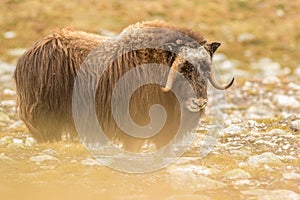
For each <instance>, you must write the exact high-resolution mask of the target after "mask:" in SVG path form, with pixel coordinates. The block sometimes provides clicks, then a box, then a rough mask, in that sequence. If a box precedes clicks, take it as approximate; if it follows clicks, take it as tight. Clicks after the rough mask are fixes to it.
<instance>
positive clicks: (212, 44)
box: [210, 42, 221, 53]
mask: <svg viewBox="0 0 300 200" xmlns="http://www.w3.org/2000/svg"><path fill="white" fill-rule="evenodd" d="M210 46H211V51H212V53H215V51H216V50H217V49H218V48H219V46H221V43H219V42H213V43H211V44H210Z"/></svg>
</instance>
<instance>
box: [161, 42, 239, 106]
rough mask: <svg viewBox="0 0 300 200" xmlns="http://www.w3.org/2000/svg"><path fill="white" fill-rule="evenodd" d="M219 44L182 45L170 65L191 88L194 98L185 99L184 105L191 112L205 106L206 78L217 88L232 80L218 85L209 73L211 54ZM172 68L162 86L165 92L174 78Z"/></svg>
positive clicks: (227, 86)
mask: <svg viewBox="0 0 300 200" xmlns="http://www.w3.org/2000/svg"><path fill="white" fill-rule="evenodd" d="M219 46H220V43H211V44H206V45H205V46H202V45H199V44H198V45H193V43H192V45H185V46H182V47H180V48H179V53H178V55H177V56H176V58H175V61H174V62H173V64H172V66H171V69H172V70H177V71H178V72H179V73H182V74H183V75H184V77H185V78H186V79H187V80H188V81H189V83H190V85H191V87H192V88H193V91H194V93H195V95H196V98H194V97H193V98H192V97H190V98H188V99H187V101H186V107H187V108H188V109H189V110H190V111H191V112H199V111H201V110H202V109H203V108H204V107H205V106H206V103H207V82H208V80H209V82H210V83H211V84H212V86H214V87H215V88H216V89H219V90H225V89H227V88H229V87H230V86H231V85H232V83H233V81H234V78H233V79H232V81H231V82H230V83H229V84H228V85H225V86H223V85H220V84H219V83H218V82H216V81H215V79H214V77H213V74H212V73H211V64H212V56H213V54H214V52H215V51H216V49H217V48H218V47H219ZM172 70H170V74H169V77H168V81H167V84H166V87H165V88H163V91H165V92H167V91H169V90H170V89H171V87H172V84H173V80H174V78H175V77H174V73H171V71H172Z"/></svg>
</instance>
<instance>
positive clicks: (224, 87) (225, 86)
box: [209, 73, 234, 90]
mask: <svg viewBox="0 0 300 200" xmlns="http://www.w3.org/2000/svg"><path fill="white" fill-rule="evenodd" d="M209 81H210V83H211V84H212V86H214V88H216V89H218V90H226V89H227V88H229V87H230V86H231V85H232V84H233V82H234V77H233V78H232V80H231V81H230V83H229V84H227V85H221V84H220V83H218V82H217V81H216V80H215V78H214V76H213V74H212V73H210V75H209Z"/></svg>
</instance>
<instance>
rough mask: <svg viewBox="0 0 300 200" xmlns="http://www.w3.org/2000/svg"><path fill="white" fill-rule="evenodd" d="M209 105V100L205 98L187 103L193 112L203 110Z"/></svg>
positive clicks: (194, 99)
mask: <svg viewBox="0 0 300 200" xmlns="http://www.w3.org/2000/svg"><path fill="white" fill-rule="evenodd" d="M206 104H207V99H203V98H199V99H196V98H190V99H188V100H187V102H186V106H187V108H188V109H189V110H190V111H192V112H198V111H200V110H201V109H203V108H204V107H205V106H206Z"/></svg>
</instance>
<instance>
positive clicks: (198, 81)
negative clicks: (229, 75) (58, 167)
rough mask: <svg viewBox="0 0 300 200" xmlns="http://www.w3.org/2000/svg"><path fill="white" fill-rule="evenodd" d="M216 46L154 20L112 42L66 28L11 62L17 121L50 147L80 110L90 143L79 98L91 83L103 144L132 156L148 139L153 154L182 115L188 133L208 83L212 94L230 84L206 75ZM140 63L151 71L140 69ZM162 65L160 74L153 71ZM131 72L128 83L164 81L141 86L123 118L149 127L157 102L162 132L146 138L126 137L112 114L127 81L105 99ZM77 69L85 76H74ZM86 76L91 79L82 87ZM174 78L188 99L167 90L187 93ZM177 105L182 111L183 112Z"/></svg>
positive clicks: (70, 132) (170, 135)
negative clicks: (186, 120)
mask: <svg viewBox="0 0 300 200" xmlns="http://www.w3.org/2000/svg"><path fill="white" fill-rule="evenodd" d="M141 44H142V45H141ZM139 45H140V46H139ZM218 46H219V43H211V44H209V43H207V41H206V40H205V39H204V38H203V37H202V36H201V35H200V34H198V33H195V32H193V31H191V30H189V29H184V28H179V27H175V26H171V25H168V24H165V23H161V22H156V21H155V22H144V23H137V24H135V25H131V26H129V27H128V28H126V29H125V30H124V31H123V32H122V33H121V34H120V35H119V36H118V37H116V38H107V37H102V36H99V35H95V34H89V33H85V32H81V31H74V30H69V29H63V30H60V31H56V32H54V33H52V34H50V35H48V36H46V37H45V38H43V39H41V40H40V41H38V42H36V43H35V44H34V45H33V47H32V48H31V49H29V50H28V51H26V52H25V53H24V55H22V56H21V57H20V58H19V60H18V63H17V67H16V71H15V73H14V79H15V81H16V88H17V96H18V97H17V98H18V99H17V101H18V106H19V115H20V117H21V119H22V120H23V121H24V122H25V124H26V126H27V127H28V129H29V131H30V132H31V134H32V135H33V136H34V137H35V138H36V139H37V140H38V141H57V140H60V139H61V137H62V135H63V134H66V135H68V136H70V137H71V138H76V137H77V131H76V128H75V124H74V119H73V115H74V114H75V115H76V116H80V115H81V112H87V113H88V114H87V115H83V116H85V117H83V119H82V120H81V121H82V122H83V123H84V124H85V127H86V132H87V133H86V137H85V138H82V139H84V140H87V141H90V142H93V140H94V138H93V137H94V136H90V135H89V131H90V130H89V128H90V126H89V116H90V115H91V114H92V113H89V112H92V111H89V110H86V106H88V105H85V104H86V102H85V101H84V99H85V97H86V95H89V94H88V93H89V89H88V88H90V87H91V85H93V86H94V87H95V88H96V89H95V94H94V96H93V97H94V103H95V104H94V110H95V113H96V116H97V120H98V122H99V124H100V126H101V128H102V129H103V131H104V133H105V135H106V136H107V138H109V139H110V140H112V141H114V140H122V142H123V143H124V148H125V149H128V150H133V151H135V150H136V149H137V148H139V147H140V146H141V144H142V143H143V142H144V141H146V140H152V141H153V142H154V143H156V145H157V147H158V148H160V147H162V146H164V145H166V144H167V143H168V142H170V139H172V138H173V137H174V135H175V134H176V132H177V130H178V128H179V126H180V121H181V116H182V112H190V113H196V115H193V116H197V117H194V118H193V119H190V123H187V124H186V125H185V127H189V128H190V130H192V129H193V128H195V126H196V124H197V120H199V117H200V116H201V115H202V114H203V113H204V108H205V105H206V102H207V81H208V80H209V81H210V82H211V83H212V85H213V86H215V87H216V88H218V89H226V88H228V87H229V86H230V85H231V84H232V82H233V80H232V82H231V83H230V84H228V85H226V86H221V85H219V84H218V83H217V82H215V81H214V79H213V76H212V74H211V73H210V65H211V58H212V55H213V53H214V52H215V50H216V49H217V48H218ZM137 47H138V48H137ZM191 52H192V53H191ZM195 54H196V55H195ZM198 54H199V55H200V54H201V56H200V57H199V55H198ZM91 55H92V56H91ZM112 57H114V59H112ZM107 61H109V62H107ZM95 62H96V63H97V64H96V65H95V64H94V63H95ZM106 62H107V63H106ZM91 63H93V64H92V65H93V66H92V67H90V66H91ZM103 63H106V64H107V65H108V67H107V68H105V70H104V71H103V73H102V75H101V77H99V76H98V75H99V74H98V72H97V70H98V67H97V66H98V64H99V65H102V64H103ZM143 65H151V67H150V68H148V70H146V71H145V70H144V71H143V70H141V69H142V68H141V66H143ZM162 65H163V66H167V68H168V69H167V70H162V71H159V70H158V69H159V68H160V67H159V66H162ZM93 67H94V68H93ZM133 69H135V72H134V75H133V78H135V79H137V80H146V79H149V80H150V79H151V80H152V79H153V80H155V79H158V78H157V77H160V78H159V79H161V80H157V81H158V82H160V83H164V84H156V83H150V84H146V85H142V86H141V87H139V88H138V89H137V90H136V91H134V93H133V94H132V96H131V98H130V100H129V108H128V109H129V113H130V117H131V118H132V120H133V121H134V122H135V123H136V124H138V125H140V126H146V125H147V124H149V123H150V122H151V118H150V116H149V109H150V108H151V106H153V105H155V104H159V105H161V106H163V107H164V108H165V112H166V114H167V118H166V122H165V124H164V126H163V128H162V129H161V130H160V131H159V133H157V134H156V135H153V136H152V137H150V138H147V139H145V138H142V137H133V136H132V135H128V133H126V132H125V131H124V130H123V129H122V127H119V126H118V123H117V122H116V120H117V119H115V118H114V117H115V116H114V113H113V110H114V109H116V108H115V107H117V108H121V109H122V107H123V106H124V105H123V103H122V99H123V98H125V97H124V95H125V94H124V90H127V89H126V88H128V87H129V86H130V85H131V83H130V81H129V82H128V81H127V82H124V83H123V84H122V85H121V86H120V87H119V88H121V89H120V90H119V92H117V93H116V94H115V96H116V99H115V100H114V99H113V98H112V97H113V94H114V90H115V89H116V86H117V83H118V81H119V80H120V79H121V78H122V77H124V75H126V73H127V72H130V71H131V70H133ZM149 69H150V70H149ZM84 70H86V72H84V73H82V71H84ZM86 73H88V74H90V75H89V76H90V77H93V76H94V77H96V78H95V79H94V80H91V81H90V77H88V78H86ZM178 74H181V75H182V77H184V79H186V80H187V81H188V83H189V85H190V86H189V87H191V88H192V93H194V96H193V97H189V96H184V97H183V98H182V99H181V100H178V97H177V96H176V95H175V94H174V93H173V92H172V89H173V88H177V89H178V88H179V89H178V90H179V93H182V94H186V93H185V92H186V91H187V90H188V88H187V86H184V85H183V84H182V80H181V79H182V78H181V79H180V78H179V77H178ZM78 77H79V79H82V80H84V81H85V83H84V85H81V86H82V87H83V88H81V90H79V93H78V94H79V95H78V96H79V97H78V98H79V99H82V101H80V102H81V104H75V106H79V107H81V108H80V109H75V110H76V111H74V108H73V109H72V97H74V94H73V91H74V83H76V79H77V80H78ZM161 77H162V78H161ZM95 80H96V81H95ZM90 82H94V83H90ZM162 85H163V86H164V87H162ZM76 91H77V89H76ZM72 95H73V96H72ZM180 101H184V103H185V104H184V105H186V106H185V108H184V111H183V109H182V106H181V105H182V104H181V103H182V102H180ZM112 102H114V103H112ZM73 107H74V102H73ZM74 112H75V113H74ZM116 112H118V111H116ZM121 118H122V119H119V120H121V121H123V122H124V123H125V124H126V123H127V121H126V120H127V119H123V117H121ZM149 128H151V127H149ZM189 128H188V129H189ZM141 134H142V133H141Z"/></svg>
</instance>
